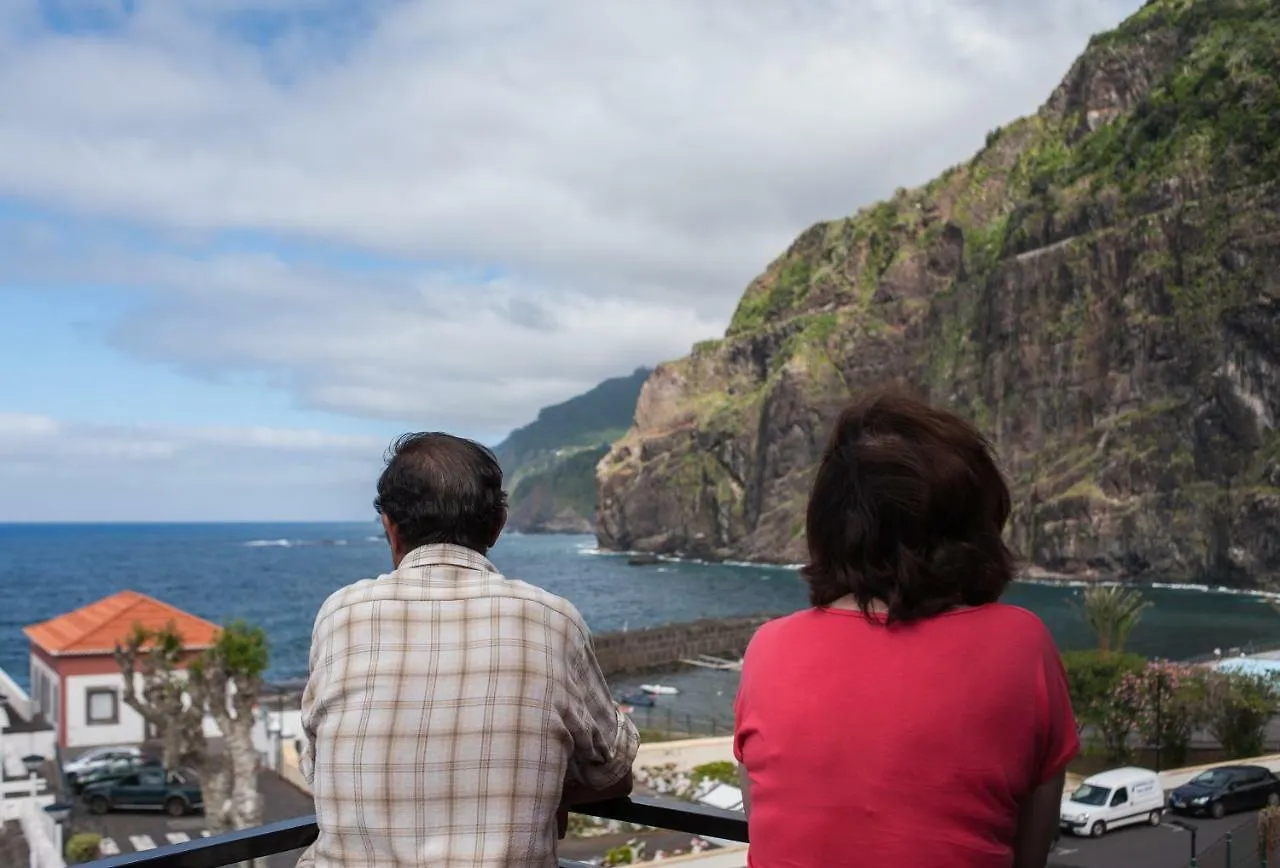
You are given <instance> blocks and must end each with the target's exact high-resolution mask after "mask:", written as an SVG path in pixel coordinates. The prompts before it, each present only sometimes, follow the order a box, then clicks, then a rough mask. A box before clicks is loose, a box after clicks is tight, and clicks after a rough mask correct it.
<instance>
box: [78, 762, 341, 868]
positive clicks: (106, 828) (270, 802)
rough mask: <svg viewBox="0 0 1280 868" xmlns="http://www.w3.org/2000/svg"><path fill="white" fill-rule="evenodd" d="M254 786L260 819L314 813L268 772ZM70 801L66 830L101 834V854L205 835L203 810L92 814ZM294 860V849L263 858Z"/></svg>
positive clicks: (276, 863) (274, 867)
mask: <svg viewBox="0 0 1280 868" xmlns="http://www.w3.org/2000/svg"><path fill="white" fill-rule="evenodd" d="M258 787H259V792H261V793H262V802H263V820H264V822H267V823H273V822H276V821H278V820H288V819H291V818H293V817H297V816H301V815H304V814H312V813H315V809H314V807H313V805H312V802H311V797H310V796H308V795H306V794H305V793H301V792H299V791H298V790H296V789H294V788H293V787H292V786H290V785H289V784H287V783H285V782H284V781H283V780H281V779H280V777H279V776H277V775H275V774H273V773H271V772H262V773H260V774H259V776H258ZM72 801H73V804H74V808H73V809H72V814H71V820H70V828H69V829H68V830H67V834H68V835H72V834H75V833H76V832H92V833H94V834H97V835H101V836H102V855H104V856H114V855H116V854H117V853H133V852H142V851H146V850H151V849H154V848H156V847H164V846H167V845H169V844H180V843H183V842H185V841H189V840H191V839H193V838H199V837H204V836H207V835H208V829H207V828H206V825H207V824H206V821H205V818H204V815H203V814H192V815H189V816H186V817H169V816H167V815H165V814H163V813H160V812H144V811H130V812H125V811H120V812H112V813H110V814H104V815H103V816H95V815H94V814H91V813H90V812H89V809H88V807H87V806H86V805H85V804H84V802H83V801H81V800H79V799H74V800H72ZM297 861H298V851H294V852H292V853H277V854H276V855H274V856H272V857H270V858H269V859H267V866H268V868H293V865H294V864H295V863H296V862H297Z"/></svg>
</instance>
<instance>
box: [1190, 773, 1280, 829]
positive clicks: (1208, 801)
mask: <svg viewBox="0 0 1280 868" xmlns="http://www.w3.org/2000/svg"><path fill="white" fill-rule="evenodd" d="M1276 805H1280V778H1277V777H1276V776H1275V775H1273V774H1272V773H1271V772H1269V771H1268V770H1267V769H1265V768H1263V767H1262V766H1218V767H1217V768H1213V769H1209V770H1208V771H1204V772H1201V773H1200V774H1198V775H1196V776H1195V777H1194V778H1192V779H1191V780H1189V781H1187V782H1186V783H1185V784H1183V785H1182V786H1180V787H1178V788H1177V789H1175V790H1174V791H1173V792H1172V793H1170V794H1169V808H1170V809H1171V810H1173V811H1176V812H1178V813H1182V814H1208V815H1209V816H1211V817H1214V818H1217V817H1221V816H1223V815H1224V814H1228V813H1230V812H1232V811H1247V810H1251V809H1255V808H1265V807H1267V806H1272V807H1274V806H1276Z"/></svg>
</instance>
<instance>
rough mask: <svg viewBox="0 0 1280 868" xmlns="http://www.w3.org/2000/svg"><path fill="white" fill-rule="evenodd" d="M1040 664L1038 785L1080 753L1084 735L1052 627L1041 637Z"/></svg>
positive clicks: (1053, 775) (1050, 777)
mask: <svg viewBox="0 0 1280 868" xmlns="http://www.w3.org/2000/svg"><path fill="white" fill-rule="evenodd" d="M1041 645H1042V647H1041V653H1040V658H1041V666H1040V688H1041V697H1040V708H1041V712H1042V717H1041V721H1040V725H1041V729H1040V744H1039V747H1040V750H1039V755H1040V756H1039V758H1040V762H1039V768H1038V769H1037V770H1036V776H1035V782H1036V785H1037V786H1039V785H1040V784H1043V783H1045V782H1046V781H1049V780H1052V779H1053V778H1054V777H1055V776H1057V775H1058V774H1059V773H1060V772H1062V771H1063V770H1064V769H1066V767H1067V763H1069V762H1071V761H1072V760H1073V759H1075V757H1076V755H1077V754H1078V753H1080V736H1079V730H1078V729H1077V727H1076V719H1075V715H1074V714H1073V713H1072V711H1071V694H1070V691H1069V690H1068V689H1067V672H1066V669H1065V668H1064V667H1063V665H1062V655H1061V654H1059V653H1058V647H1057V646H1056V645H1055V644H1054V642H1053V637H1051V636H1050V635H1049V631H1048V630H1044V634H1043V638H1042V640H1041Z"/></svg>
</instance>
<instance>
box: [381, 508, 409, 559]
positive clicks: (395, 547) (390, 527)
mask: <svg viewBox="0 0 1280 868" xmlns="http://www.w3.org/2000/svg"><path fill="white" fill-rule="evenodd" d="M382 532H383V534H384V535H385V536H386V538H387V545H389V546H391V561H392V563H394V564H395V565H396V566H400V559H401V558H402V557H404V552H402V551H401V550H400V531H399V530H398V529H397V528H396V526H395V524H394V523H393V522H392V521H391V519H390V517H388V516H387V514H386V513H385V512H384V513H383V514H382Z"/></svg>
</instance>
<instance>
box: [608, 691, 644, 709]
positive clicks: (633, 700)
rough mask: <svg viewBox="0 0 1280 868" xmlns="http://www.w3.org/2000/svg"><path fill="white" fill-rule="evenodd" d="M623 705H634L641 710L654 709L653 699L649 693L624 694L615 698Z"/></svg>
mask: <svg viewBox="0 0 1280 868" xmlns="http://www.w3.org/2000/svg"><path fill="white" fill-rule="evenodd" d="M615 698H616V699H617V700H618V702H620V703H622V704H623V705H634V706H639V707H640V708H653V697H652V696H650V695H648V694H647V693H624V694H622V695H621V696H618V697H615Z"/></svg>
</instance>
